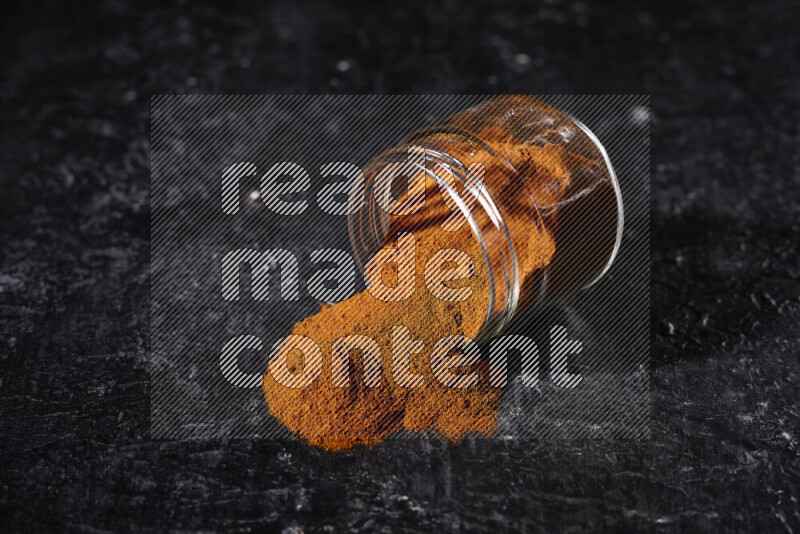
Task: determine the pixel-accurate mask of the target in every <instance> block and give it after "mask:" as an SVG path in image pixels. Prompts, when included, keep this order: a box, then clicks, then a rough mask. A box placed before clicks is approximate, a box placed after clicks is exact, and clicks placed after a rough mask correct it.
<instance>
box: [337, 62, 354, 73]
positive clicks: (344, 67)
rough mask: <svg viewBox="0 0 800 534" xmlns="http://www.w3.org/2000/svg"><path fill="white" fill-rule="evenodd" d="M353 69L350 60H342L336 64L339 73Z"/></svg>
mask: <svg viewBox="0 0 800 534" xmlns="http://www.w3.org/2000/svg"><path fill="white" fill-rule="evenodd" d="M352 67H353V64H352V62H351V61H350V60H349V59H342V60H340V61H337V62H336V70H338V71H339V72H347V71H348V70H350V69H351V68H352Z"/></svg>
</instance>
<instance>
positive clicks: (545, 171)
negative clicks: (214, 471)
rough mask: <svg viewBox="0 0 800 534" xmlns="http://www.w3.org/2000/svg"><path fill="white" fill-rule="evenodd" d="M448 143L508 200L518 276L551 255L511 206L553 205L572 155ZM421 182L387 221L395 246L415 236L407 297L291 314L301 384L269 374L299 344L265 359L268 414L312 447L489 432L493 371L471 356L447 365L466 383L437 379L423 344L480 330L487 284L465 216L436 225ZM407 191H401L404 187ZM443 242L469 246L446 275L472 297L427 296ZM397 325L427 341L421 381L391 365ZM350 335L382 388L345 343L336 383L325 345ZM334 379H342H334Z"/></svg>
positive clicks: (289, 362) (441, 213)
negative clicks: (458, 275)
mask: <svg viewBox="0 0 800 534" xmlns="http://www.w3.org/2000/svg"><path fill="white" fill-rule="evenodd" d="M483 133H484V135H486V136H490V134H491V132H483ZM435 140H436V141H437V142H440V143H441V144H442V145H447V144H448V143H449V142H450V139H448V135H447V134H437V136H436V139H435ZM449 148H450V150H451V153H453V152H454V151H456V152H457V153H456V154H454V155H455V156H456V157H458V158H460V159H461V161H462V162H464V163H465V164H467V163H469V162H471V161H477V162H480V163H481V164H483V165H484V166H485V170H486V173H485V178H484V182H485V184H486V186H488V187H489V188H490V190H491V191H492V194H493V195H500V196H505V198H504V200H503V201H504V203H505V205H506V206H510V209H509V210H508V212H507V213H506V214H505V220H506V224H507V225H508V227H509V231H510V233H511V235H512V236H513V239H514V248H515V251H516V254H517V257H518V262H519V271H520V275H521V277H522V279H523V285H525V281H526V279H528V278H529V277H532V276H533V273H534V272H535V271H536V270H537V269H540V268H542V267H544V266H546V265H547V264H548V263H549V262H550V259H551V258H552V257H553V254H554V253H555V243H554V240H553V238H552V235H551V234H550V233H549V232H548V230H547V229H546V228H545V226H544V225H541V224H536V223H534V222H533V219H532V215H531V213H530V209H529V208H527V209H526V208H524V207H523V206H522V205H520V206H519V207H518V208H519V209H515V207H514V202H515V199H519V202H520V203H523V202H525V203H527V204H526V206H528V205H530V203H531V202H534V203H536V204H537V205H538V206H548V205H554V204H555V203H556V202H557V201H558V200H559V199H560V198H561V195H562V194H563V192H564V190H565V189H566V187H567V186H568V184H569V179H570V173H569V171H568V170H567V169H568V168H569V167H570V165H569V162H568V160H569V158H574V157H576V156H574V155H573V154H570V153H569V152H566V151H564V150H563V149H562V148H561V147H560V146H556V145H545V146H544V147H531V146H529V145H526V146H524V147H518V146H515V145H508V146H505V147H503V158H500V157H498V156H497V153H492V154H489V153H487V152H486V151H484V150H483V149H481V148H480V147H476V146H471V147H466V148H464V149H463V150H462V151H461V153H458V147H455V148H454V147H449ZM509 162H510V165H509ZM424 188H425V204H424V207H423V208H422V209H421V210H419V211H417V212H416V213H414V214H411V215H407V216H402V217H400V216H397V217H393V218H392V220H391V223H390V233H389V236H390V238H391V239H392V243H393V242H394V240H395V239H396V238H397V236H398V235H400V234H402V233H409V232H410V233H413V237H414V240H415V244H416V258H415V260H416V261H415V265H416V269H415V277H416V279H415V290H414V292H413V294H412V295H411V296H410V297H409V298H407V299H405V300H402V301H399V302H383V301H381V300H378V299H376V298H375V297H374V296H373V295H371V294H370V293H369V292H368V291H364V292H362V293H359V294H357V295H355V296H353V297H351V298H349V299H347V300H345V301H342V302H340V303H337V304H335V305H333V306H327V307H323V309H322V310H321V311H320V312H319V313H318V314H316V315H314V316H312V317H309V318H307V319H305V320H303V321H301V322H299V323H297V324H296V325H295V326H294V328H293V329H292V332H291V334H293V335H300V336H306V337H308V338H310V339H312V340H314V341H315V342H316V343H317V344H318V345H319V347H320V349H321V351H322V367H321V371H320V373H319V375H318V376H317V377H316V379H315V380H314V381H313V382H312V383H311V384H309V385H307V386H306V387H301V388H291V387H286V386H285V385H283V384H282V383H280V382H279V381H278V380H276V378H275V376H274V375H276V372H279V370H280V369H283V370H284V373H285V372H287V370H288V373H290V374H292V373H301V372H302V370H303V369H304V363H305V362H304V357H303V353H302V352H301V351H300V350H296V349H294V350H287V351H283V352H282V353H281V354H280V355H279V356H278V357H277V358H276V359H275V360H273V361H272V362H271V363H270V365H269V371H270V372H268V373H267V374H266V375H265V376H264V381H263V390H264V395H265V400H266V402H267V403H268V405H269V411H270V413H271V414H272V415H273V416H275V417H276V418H277V419H278V420H279V421H280V422H281V423H282V424H284V425H285V426H286V428H288V429H289V430H290V431H291V432H294V433H296V434H297V435H299V436H300V437H302V438H303V439H304V440H306V441H307V442H308V443H310V444H311V445H314V446H316V447H319V448H322V449H325V450H330V451H335V450H341V449H347V448H351V447H354V446H357V445H373V444H376V443H379V442H381V441H382V440H384V439H385V437H386V436H388V435H389V434H391V433H393V432H395V431H397V430H400V429H402V428H405V429H408V430H411V431H416V432H421V431H427V430H434V431H438V432H440V433H441V434H442V435H444V436H445V437H446V438H447V439H449V440H452V441H455V440H458V439H459V438H462V437H463V436H465V435H467V434H469V433H480V434H483V435H486V436H489V435H491V434H492V433H493V432H494V430H495V427H496V422H497V408H498V406H499V404H500V402H501V396H502V390H501V388H499V387H493V386H492V384H491V383H490V380H489V375H490V372H492V370H491V369H490V366H489V364H488V363H486V362H485V361H482V360H481V361H468V360H466V361H468V363H467V364H465V365H462V366H461V368H460V369H458V370H457V371H456V372H455V373H454V374H456V375H458V376H459V377H460V378H463V379H464V380H465V381H468V382H469V383H470V385H468V386H467V387H461V388H458V387H449V386H446V385H444V384H443V383H441V382H440V380H438V379H437V377H436V376H435V375H434V373H433V371H432V369H431V362H430V360H431V352H432V350H431V349H432V347H433V346H434V345H435V344H436V342H437V341H439V340H440V339H442V338H444V337H447V336H453V335H463V336H466V337H467V338H470V339H474V338H475V336H476V335H477V334H478V332H479V330H480V328H481V325H482V322H483V320H484V317H485V315H486V308H487V299H488V286H487V283H488V281H487V274H486V267H485V265H484V260H483V256H482V253H481V249H480V247H479V244H478V242H477V240H476V239H475V237H474V236H473V234H472V233H471V231H470V227H469V225H468V224H462V225H461V226H460V228H458V229H457V230H455V231H445V230H444V229H443V228H442V224H441V223H442V221H443V220H444V219H445V218H446V217H447V216H448V215H449V214H450V213H451V209H450V208H449V207H448V206H447V205H446V203H445V202H444V200H445V199H443V198H442V194H441V191H440V189H439V187H438V186H437V184H436V183H435V182H434V181H433V180H431V179H430V178H429V177H426V179H425V181H424ZM412 193H413V191H409V192H408V193H407V195H411V194H412ZM402 200H403V199H400V201H402ZM477 220H478V225H479V226H480V225H482V224H489V222H488V221H485V220H484V221H481V220H480V216H479V215H478V216H477ZM387 244H388V243H387ZM448 248H454V249H458V250H461V251H463V252H465V253H466V254H468V255H469V257H470V258H471V259H472V264H473V266H474V267H473V269H472V276H471V277H469V278H467V279H464V280H455V281H452V282H448V283H446V285H448V286H449V287H451V288H459V287H469V288H471V296H470V297H469V298H468V299H467V300H464V301H461V302H446V301H443V300H440V299H438V298H436V297H434V296H433V295H432V294H431V293H430V292H429V289H428V287H427V286H426V283H425V279H424V270H425V266H426V263H427V260H428V258H430V257H431V256H432V255H433V254H435V253H436V252H438V251H440V250H442V249H448ZM368 269H369V267H368ZM393 276H394V278H395V279H394V280H392V278H393ZM396 277H397V273H396V272H394V273H392V271H391V269H384V271H383V272H382V280H383V282H384V283H385V285H387V286H392V285H393V283H394V284H397V280H396ZM398 325H402V326H404V327H407V328H408V335H409V336H410V338H411V339H412V340H416V341H421V342H422V343H424V349H423V350H421V351H420V352H418V353H415V354H411V355H410V360H409V361H410V369H409V371H410V373H411V378H412V379H416V380H417V382H419V378H417V375H419V376H420V377H421V379H422V382H421V384H419V383H418V384H417V387H406V386H407V385H409V384H408V383H406V384H400V383H397V381H396V376H395V374H394V373H393V372H392V369H393V360H392V335H393V327H395V326H398ZM354 334H356V335H362V336H368V337H370V338H372V339H374V340H375V341H376V342H377V344H378V346H379V347H380V362H381V369H380V371H379V373H378V374H377V378H378V379H379V380H380V384H379V385H378V387H372V386H374V385H375V383H374V379H375V378H376V376H375V374H374V373H373V372H372V370H371V369H372V368H370V367H368V366H367V364H366V360H367V359H366V358H365V357H364V354H363V352H362V351H359V350H352V351H351V353H350V354H349V360H343V361H348V363H347V364H346V365H347V368H346V371H347V373H346V375H345V382H344V383H342V382H341V376H340V375H336V376H334V374H335V373H334V372H333V371H332V368H334V367H335V365H334V364H333V363H332V362H333V357H332V349H333V344H334V342H335V341H336V340H337V339H339V338H342V337H343V336H349V335H354ZM453 357H459V356H458V355H457V354H456V355H454V356H453ZM340 361H341V360H340ZM337 369H338V368H337ZM368 371H369V372H368ZM367 375H369V377H371V378H370V379H371V380H373V382H371V384H372V386H371V385H368V384H367V382H368V380H367V378H368V377H367ZM337 376H338V377H339V378H340V382H339V383H338V384H336V383H335V380H334V378H336V377H337ZM470 377H473V379H472V380H470ZM412 381H413V380H412ZM284 383H285V381H284Z"/></svg>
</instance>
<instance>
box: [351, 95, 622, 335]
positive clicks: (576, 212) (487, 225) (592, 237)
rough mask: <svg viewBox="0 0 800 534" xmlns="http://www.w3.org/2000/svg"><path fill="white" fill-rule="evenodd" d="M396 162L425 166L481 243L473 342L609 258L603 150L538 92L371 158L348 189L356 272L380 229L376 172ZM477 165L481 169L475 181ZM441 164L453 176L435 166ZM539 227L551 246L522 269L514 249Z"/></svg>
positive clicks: (485, 106)
mask: <svg viewBox="0 0 800 534" xmlns="http://www.w3.org/2000/svg"><path fill="white" fill-rule="evenodd" d="M399 162H403V165H405V169H407V173H406V174H407V175H409V176H410V175H411V173H415V172H424V173H425V174H426V175H427V176H430V177H431V178H433V179H434V180H436V182H437V183H438V185H439V186H440V187H441V189H442V191H446V192H447V193H448V194H449V195H450V196H451V197H452V199H453V200H454V201H455V203H454V205H455V206H457V209H458V210H459V211H460V213H461V215H462V216H463V217H464V218H466V220H467V221H468V223H469V225H470V228H471V230H472V233H473V235H474V236H475V238H476V239H477V241H478V243H479V244H480V249H481V252H482V255H483V261H484V264H485V271H486V274H487V277H488V299H487V309H486V314H485V319H484V321H483V324H482V326H481V328H480V333H479V335H478V339H479V340H485V339H487V338H488V337H491V336H494V335H496V334H498V333H499V332H500V331H501V330H502V329H503V328H504V327H505V326H506V325H507V324H509V323H510V322H511V321H513V320H514V319H515V318H518V317H519V316H520V314H521V313H522V312H523V311H525V310H526V309H528V308H530V307H531V306H536V305H540V304H542V303H544V302H547V301H550V300H552V299H553V298H556V297H558V296H562V295H566V294H569V293H573V292H575V291H578V290H580V289H583V288H587V287H589V286H591V285H592V284H594V283H595V282H597V280H599V279H600V278H601V277H602V276H603V275H604V274H605V273H606V272H607V271H608V269H609V268H610V267H611V264H612V262H613V261H614V258H615V256H616V254H617V250H618V249H619V246H620V241H621V239H622V228H623V208H622V196H621V193H620V189H619V184H618V183H617V179H616V176H615V174H614V170H613V168H612V167H611V162H610V161H609V158H608V155H607V154H606V151H605V149H604V148H603V146H602V145H601V144H600V142H599V141H598V139H597V137H595V135H594V134H592V132H591V131H589V129H588V128H586V127H585V126H584V125H583V124H581V123H580V122H579V121H578V120H576V119H575V118H573V117H571V116H569V115H567V114H566V113H564V112H561V111H559V110H558V109H556V108H555V107H553V106H551V105H549V104H547V103H545V102H543V101H541V100H539V99H536V98H534V97H531V96H518V95H508V96H501V97H497V98H494V99H491V100H488V101H486V102H483V103H481V104H478V105H476V106H474V107H471V108H469V109H467V110H464V111H462V112H460V113H458V114H456V115H453V116H451V117H448V118H446V119H444V120H442V121H440V122H438V123H436V124H434V125H432V126H429V127H426V128H423V129H420V130H418V131H415V132H413V133H411V134H409V135H408V136H406V137H405V138H404V139H403V140H401V141H400V142H399V143H398V144H397V146H395V147H393V148H390V149H388V150H386V151H384V152H383V153H381V154H379V155H378V156H376V157H375V158H374V159H373V160H372V161H370V162H369V163H368V165H367V166H366V167H365V168H364V169H363V172H364V181H363V182H359V183H357V184H355V186H354V187H353V189H352V190H351V193H350V202H351V203H358V205H360V209H358V211H353V210H351V215H350V216H349V219H348V229H349V234H350V242H351V245H352V248H353V252H354V255H355V259H356V262H357V264H358V266H359V268H360V269H362V270H363V269H364V266H365V265H366V263H367V261H368V260H369V259H370V258H371V257H372V256H373V255H374V254H375V253H376V252H377V251H378V250H379V249H380V248H381V247H383V246H384V243H385V240H386V238H387V235H388V233H389V230H390V228H389V222H390V216H389V213H387V211H386V210H385V209H384V207H385V206H386V203H385V202H380V199H381V197H382V196H384V197H385V196H386V194H387V191H388V189H387V188H388V187H392V184H388V185H387V184H386V183H384V182H385V181H382V179H381V177H382V176H384V175H385V174H386V173H385V170H386V169H387V166H391V165H394V166H396V165H397V164H398V163H399ZM476 163H478V164H480V166H481V167H482V169H481V170H482V175H481V176H480V177H477V179H476V174H478V173H476V172H473V171H474V170H475V169H476V167H474V165H475V164H476ZM442 168H446V169H448V171H449V176H452V177H454V178H455V180H452V179H450V180H445V179H444V178H443V174H442V173H441V172H438V171H436V170H435V169H442ZM384 190H387V191H384ZM397 196H398V195H397V194H395V195H394V197H395V198H397ZM352 205H356V204H352ZM382 206H383V207H382ZM512 221H514V222H513V223H512ZM542 229H544V230H546V231H547V232H548V235H550V236H552V238H553V239H554V242H555V252H554V253H553V255H552V257H551V258H550V260H549V263H548V264H547V265H546V266H544V267H541V268H537V269H534V270H532V272H525V269H524V268H522V269H521V268H520V260H521V258H520V257H519V255H518V251H519V250H521V249H523V242H524V240H526V239H528V237H529V236H528V235H526V234H528V233H530V232H532V231H534V230H535V231H541V230H542ZM523 263H524V262H523Z"/></svg>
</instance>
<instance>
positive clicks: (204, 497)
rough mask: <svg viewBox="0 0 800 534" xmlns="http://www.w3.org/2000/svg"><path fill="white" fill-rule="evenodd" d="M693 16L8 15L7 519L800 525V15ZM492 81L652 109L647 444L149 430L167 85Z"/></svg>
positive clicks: (0, 323)
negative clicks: (340, 443)
mask: <svg viewBox="0 0 800 534" xmlns="http://www.w3.org/2000/svg"><path fill="white" fill-rule="evenodd" d="M694 4H695V3H693V2H678V3H675V2H671V3H669V4H668V5H665V7H663V8H652V7H650V8H645V7H644V6H640V5H639V3H632V4H631V5H630V6H627V7H626V6H622V7H616V8H608V9H605V8H602V9H601V8H600V7H598V6H596V5H594V3H588V2H587V3H574V4H573V3H565V2H559V1H555V2H548V3H536V2H514V3H511V4H508V5H506V6H505V7H499V6H497V5H495V3H490V2H476V3H466V2H459V3H456V2H446V3H444V4H442V5H434V4H432V3H430V4H427V3H426V4H420V5H412V4H403V5H402V6H399V7H397V8H395V9H393V10H392V11H391V12H387V11H386V10H385V9H386V8H385V7H380V6H379V5H378V4H376V5H375V6H373V7H368V8H365V9H364V8H362V10H361V11H349V10H346V9H345V8H344V7H342V6H327V7H326V6H323V5H309V6H306V7H302V6H297V5H296V4H294V3H291V2H281V3H276V4H274V5H266V4H264V5H262V4H252V5H251V4H242V5H233V4H232V3H230V2H226V3H221V4H219V5H217V6H212V5H211V4H202V5H200V4H192V5H191V6H189V5H182V4H174V3H171V2H169V3H163V5H160V4H159V3H153V5H152V6H150V8H149V9H141V8H136V7H134V5H133V3H132V2H127V1H125V0H118V1H111V2H107V3H105V4H104V5H101V6H90V5H88V3H86V4H84V3H77V2H76V3H74V4H73V5H67V4H66V3H59V4H58V6H57V7H52V6H51V7H49V8H45V7H44V6H42V5H39V4H37V3H24V5H16V6H6V8H5V9H6V13H5V16H4V17H3V21H2V32H1V33H2V44H3V46H2V60H3V66H2V69H3V76H2V81H1V82H0V88H1V94H2V102H3V105H2V112H1V113H2V116H0V120H1V121H2V128H3V129H2V146H1V147H0V157H1V158H2V170H1V171H0V184H2V208H0V240H2V241H0V242H1V243H2V247H0V331H1V332H2V336H1V338H0V361H1V362H2V382H1V383H0V409H1V410H2V420H1V421H0V443H2V467H0V469H1V470H2V471H1V472H2V475H1V476H0V523H2V524H3V529H4V530H5V531H31V530H75V531H104V530H124V531H129V530H140V529H144V530H147V529H153V530H163V529H166V528H176V529H187V530H212V531H213V530H242V531H248V530H265V529H266V530H277V531H280V530H282V529H292V528H302V529H303V530H304V531H306V532H315V531H342V530H355V531H359V530H360V531H376V530H390V529H393V530H401V531H402V530H405V531H412V530H417V529H424V530H434V529H435V530H440V531H441V530H444V531H448V530H458V529H462V530H473V531H474V530H483V531H498V530H500V531H502V530H511V531H520V530H525V531H543V532H552V531H553V530H586V529H593V530H596V529H604V528H605V529H638V530H650V529H652V530H660V529H666V530H673V529H686V530H698V529H703V530H716V531H729V530H735V531H742V530H756V529H758V530H765V531H787V532H798V531H800V503H798V499H800V489H798V484H799V483H798V480H800V456H799V455H800V445H798V436H800V405H799V404H798V403H799V401H798V398H799V397H798V394H799V393H800V359H799V358H798V356H799V354H798V353H799V352H800V347H799V346H798V345H800V281H799V280H798V278H800V155H798V154H799V153H800V152H799V151H798V146H799V145H800V126H799V125H800V112H798V109H800V107H799V104H800V76H799V75H798V73H797V50H800V37H799V36H798V33H797V31H796V23H797V20H798V18H800V17H799V15H800V9H798V8H797V4H796V3H792V2H786V1H782V0H767V1H762V2H757V3H747V2H739V3H738V4H739V5H738V6H734V5H733V3H730V2H729V3H726V4H725V5H720V6H711V5H708V6H703V7H697V6H695V5H694ZM486 91H521V92H531V93H561V92H563V93H578V92H581V93H587V92H607V93H615V92H617V93H619V92H621V93H642V92H644V93H652V95H653V99H652V107H653V117H652V119H653V129H652V160H653V213H652V215H653V219H652V220H653V229H652V232H653V233H652V360H653V364H654V369H653V378H652V380H653V407H652V412H653V423H652V435H653V438H652V439H651V440H650V441H646V442H603V441H590V442H583V443H564V442H553V443H541V442H539V443H537V442H518V441H505V442H489V441H484V440H478V439H476V440H471V441H467V442H463V443H460V444H457V445H448V444H445V443H442V442H439V441H432V440H429V439H419V440H412V441H394V442H391V443H388V444H386V445H384V446H380V447H377V448H376V449H374V450H358V451H356V452H352V453H347V454H338V455H327V454H319V453H317V452H316V451H314V450H312V449H309V448H308V447H306V446H304V445H302V444H299V443H292V444H281V443H275V442H270V441H230V442H194V443H170V442H153V441H151V440H150V439H149V437H148V429H149V385H148V370H147V366H148V323H149V320H148V296H149V290H148V250H149V247H148V234H149V218H148V179H149V170H148V119H149V97H150V95H151V94H153V93H172V92H203V93H206V92H213V93H217V92H222V93H264V92H425V93H440V92H463V93H480V92H486ZM290 531H291V530H290Z"/></svg>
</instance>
